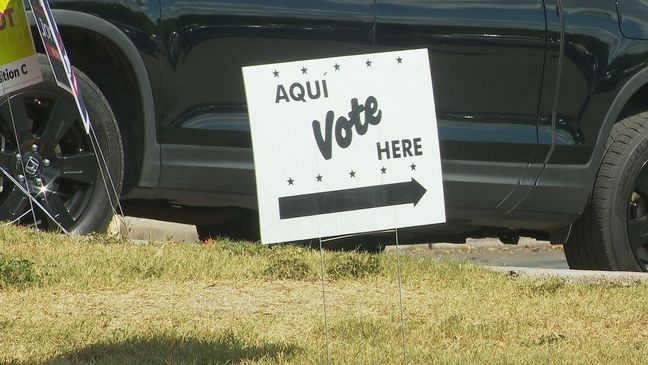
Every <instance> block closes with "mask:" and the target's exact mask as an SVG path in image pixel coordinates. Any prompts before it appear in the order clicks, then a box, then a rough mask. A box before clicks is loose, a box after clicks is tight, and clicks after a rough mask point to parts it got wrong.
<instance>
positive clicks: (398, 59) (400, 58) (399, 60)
mask: <svg viewBox="0 0 648 365" xmlns="http://www.w3.org/2000/svg"><path fill="white" fill-rule="evenodd" d="M396 62H398V64H399V65H400V64H402V63H403V57H398V58H397V59H396Z"/></svg>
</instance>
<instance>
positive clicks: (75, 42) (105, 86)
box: [34, 27, 144, 193]
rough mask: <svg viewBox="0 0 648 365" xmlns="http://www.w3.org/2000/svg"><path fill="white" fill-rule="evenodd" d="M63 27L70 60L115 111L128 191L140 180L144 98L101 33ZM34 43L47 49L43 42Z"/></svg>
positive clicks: (123, 60)
mask: <svg viewBox="0 0 648 365" xmlns="http://www.w3.org/2000/svg"><path fill="white" fill-rule="evenodd" d="M60 31H61V36H62V38H63V39H64V40H65V47H66V50H67V52H68V55H69V56H70V62H71V63H72V64H73V65H74V66H75V67H77V68H78V69H79V70H81V71H83V73H85V74H86V75H88V77H90V79H91V80H92V81H93V82H94V83H95V84H97V86H98V87H99V89H100V90H101V92H102V93H103V94H104V96H105V97H106V99H107V100H108V103H109V104H110V107H111V108H112V110H113V113H114V114H115V118H116V119H117V124H118V126H119V131H120V133H121V137H122V143H123V145H124V146H123V147H124V159H125V161H124V187H123V190H122V191H123V193H127V192H128V191H129V190H130V189H131V188H133V187H134V186H135V185H136V184H137V179H138V178H139V174H140V171H141V161H142V156H143V151H144V149H143V144H144V131H143V125H144V123H143V120H144V116H143V108H142V100H141V97H140V92H139V88H138V84H137V81H136V78H135V73H134V71H133V68H132V67H131V65H130V63H129V62H128V59H127V58H126V56H125V55H124V53H123V52H122V51H121V50H120V49H119V48H118V47H117V46H116V45H115V44H114V43H112V42H111V41H110V40H108V39H107V38H106V37H104V36H102V35H101V34H98V33H95V32H92V31H89V30H85V29H79V28H74V27H61V28H60ZM34 34H38V33H34ZM35 44H36V48H37V50H38V52H43V53H44V50H43V48H42V44H41V42H40V41H38V40H36V42H35Z"/></svg>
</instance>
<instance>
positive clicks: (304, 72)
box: [301, 67, 308, 75]
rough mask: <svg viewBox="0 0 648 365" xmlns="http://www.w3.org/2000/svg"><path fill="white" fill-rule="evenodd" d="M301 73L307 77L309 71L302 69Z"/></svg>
mask: <svg viewBox="0 0 648 365" xmlns="http://www.w3.org/2000/svg"><path fill="white" fill-rule="evenodd" d="M301 72H302V75H306V74H307V73H308V69H307V68H306V67H302V69H301Z"/></svg>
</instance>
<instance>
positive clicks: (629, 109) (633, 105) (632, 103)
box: [617, 84, 648, 122]
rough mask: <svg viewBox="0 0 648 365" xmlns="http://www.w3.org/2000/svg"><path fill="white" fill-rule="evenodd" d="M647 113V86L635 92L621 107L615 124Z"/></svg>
mask: <svg viewBox="0 0 648 365" xmlns="http://www.w3.org/2000/svg"><path fill="white" fill-rule="evenodd" d="M646 111H648V84H646V85H644V86H643V87H642V88H640V89H639V90H637V91H636V92H635V93H634V94H633V95H632V97H631V98H630V99H629V100H628V102H627V103H626V104H625V105H624V106H623V109H622V110H621V113H620V114H619V117H618V118H617V122H618V121H621V120H623V119H625V118H628V117H631V116H633V115H637V114H640V113H643V112H646Z"/></svg>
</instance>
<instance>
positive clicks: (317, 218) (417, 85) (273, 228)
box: [243, 49, 445, 243]
mask: <svg viewBox="0 0 648 365" xmlns="http://www.w3.org/2000/svg"><path fill="white" fill-rule="evenodd" d="M243 75H244V79H245V88H246V93H247V100H248V108H249V114H250V123H251V130H252V142H253V149H254V163H255V170H256V179H257V192H258V201H259V214H260V223H261V237H262V241H263V242H264V243H277V242H287V241H293V240H299V239H307V238H316V237H328V236H337V235H345V234H353V233H363V232H372V231H378V230H385V229H391V228H399V227H400V228H402V227H412V226H420V225H427V224H435V223H442V222H444V221H445V206H444V197H443V183H442V174H441V159H440V154H439V139H438V133H437V123H436V112H435V106H434V94H433V89H432V78H431V74H430V63H429V59H428V52H427V50H425V49H421V50H408V51H398V52H387V53H377V54H364V55H357V56H348V57H338V58H327V59H318V60H309V61H301V62H289V63H281V64H274V65H263V66H253V67H245V68H244V69H243Z"/></svg>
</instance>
